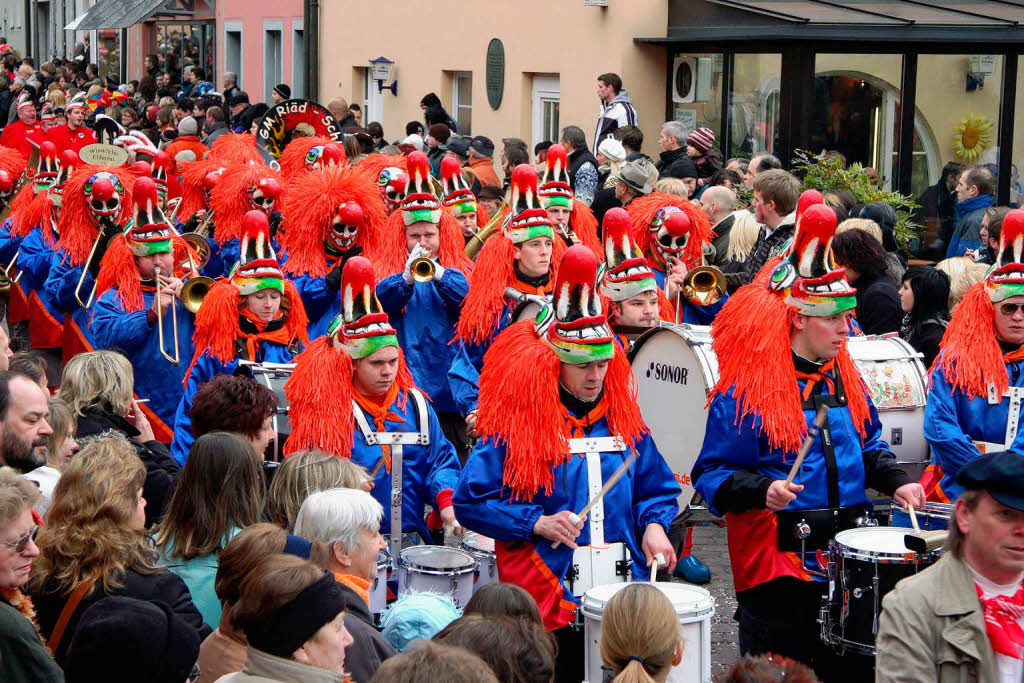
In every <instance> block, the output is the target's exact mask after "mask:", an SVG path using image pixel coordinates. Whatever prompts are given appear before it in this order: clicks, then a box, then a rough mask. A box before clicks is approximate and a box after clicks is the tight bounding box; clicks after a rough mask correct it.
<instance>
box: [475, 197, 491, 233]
mask: <svg viewBox="0 0 1024 683" xmlns="http://www.w3.org/2000/svg"><path fill="white" fill-rule="evenodd" d="M490 222H491V214H489V213H487V207H485V206H484V205H483V204H481V203H480V201H479V200H477V203H476V226H477V227H478V228H484V227H486V226H487V224H488V223H490Z"/></svg>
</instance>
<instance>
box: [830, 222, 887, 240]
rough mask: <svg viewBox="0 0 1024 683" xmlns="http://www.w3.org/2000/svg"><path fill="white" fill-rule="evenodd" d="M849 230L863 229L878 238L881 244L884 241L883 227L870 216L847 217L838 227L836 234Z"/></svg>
mask: <svg viewBox="0 0 1024 683" xmlns="http://www.w3.org/2000/svg"><path fill="white" fill-rule="evenodd" d="M847 230H863V231H864V232H866V233H867V234H869V235H871V236H872V237H874V238H875V239H876V240H878V243H879V244H881V243H882V228H881V227H879V225H878V223H876V222H874V221H873V220H871V219H870V218H847V219H846V220H845V221H843V222H842V223H840V224H839V226H838V227H837V228H836V234H837V235H838V234H839V233H841V232H846V231H847Z"/></svg>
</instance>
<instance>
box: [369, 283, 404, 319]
mask: <svg viewBox="0 0 1024 683" xmlns="http://www.w3.org/2000/svg"><path fill="white" fill-rule="evenodd" d="M412 293H413V285H410V284H409V283H408V282H406V281H405V279H404V278H403V277H402V274H401V273H395V274H394V275H388V276H387V277H386V278H384V279H383V280H381V281H380V282H378V283H377V298H378V299H379V300H380V305H381V308H383V309H384V312H385V313H387V314H388V317H390V318H391V319H395V318H396V317H397V316H398V315H399V314H401V312H402V309H403V308H405V307H406V306H407V305H408V304H409V300H410V299H412Z"/></svg>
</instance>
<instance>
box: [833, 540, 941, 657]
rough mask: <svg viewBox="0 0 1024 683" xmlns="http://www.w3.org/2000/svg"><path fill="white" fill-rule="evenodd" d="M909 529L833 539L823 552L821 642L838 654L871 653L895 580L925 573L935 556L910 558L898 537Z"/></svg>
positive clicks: (909, 551) (917, 555)
mask: <svg viewBox="0 0 1024 683" xmlns="http://www.w3.org/2000/svg"><path fill="white" fill-rule="evenodd" d="M908 533H913V529H905V528H902V527H893V526H880V527H864V528H860V529H848V530H846V531H840V532H839V533H838V534H836V537H835V539H834V540H833V541H832V542H831V543H830V544H829V550H828V586H829V592H828V596H827V597H826V598H825V599H824V603H823V605H822V609H821V620H820V621H821V638H822V640H824V641H825V642H826V643H828V644H829V645H832V646H833V647H835V648H836V649H837V650H839V651H841V652H843V651H846V650H850V651H853V652H857V653H860V654H865V655H874V654H875V636H877V635H878V617H879V615H880V614H881V613H882V598H883V597H885V594H886V593H888V592H889V591H891V590H892V589H893V588H894V587H895V586H896V583H897V582H898V581H900V580H901V579H905V578H906V577H908V576H912V575H914V574H916V573H917V572H919V571H921V570H922V569H926V568H927V567H929V566H930V565H932V564H934V563H935V562H936V560H938V559H939V551H938V550H934V551H932V552H928V553H921V554H918V553H915V552H913V551H911V550H908V549H907V546H906V545H905V544H904V541H903V537H904V535H906V534H908Z"/></svg>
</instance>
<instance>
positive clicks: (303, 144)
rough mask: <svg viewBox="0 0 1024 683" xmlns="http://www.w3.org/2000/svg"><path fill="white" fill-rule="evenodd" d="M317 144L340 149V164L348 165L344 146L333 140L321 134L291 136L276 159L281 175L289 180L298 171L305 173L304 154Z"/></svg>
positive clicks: (296, 174)
mask: <svg viewBox="0 0 1024 683" xmlns="http://www.w3.org/2000/svg"><path fill="white" fill-rule="evenodd" d="M317 145H334V146H335V147H337V148H338V149H340V150H341V158H342V164H343V165H344V166H348V156H347V155H346V154H345V148H344V146H342V145H341V144H339V143H337V142H335V141H334V140H331V139H330V138H328V137H323V136H315V137H301V138H293V139H292V141H291V142H289V143H288V144H287V145H285V148H284V151H283V152H281V158H280V159H278V160H277V162H278V163H279V164H280V165H281V175H282V176H284V177H285V178H288V180H289V181H291V180H292V179H294V178H295V177H297V176H298V175H299V174H300V173H305V172H306V155H307V154H309V150H311V149H313V148H314V147H316V146H317Z"/></svg>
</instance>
